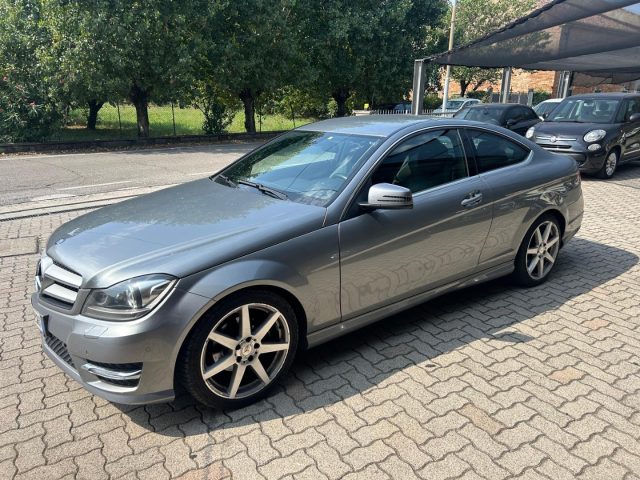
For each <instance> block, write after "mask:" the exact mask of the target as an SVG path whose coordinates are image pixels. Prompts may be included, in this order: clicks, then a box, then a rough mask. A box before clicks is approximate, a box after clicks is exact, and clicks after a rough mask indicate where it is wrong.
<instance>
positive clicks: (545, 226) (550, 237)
mask: <svg viewBox="0 0 640 480" xmlns="http://www.w3.org/2000/svg"><path fill="white" fill-rule="evenodd" d="M560 242H561V232H560V226H559V224H558V221H557V220H556V218H555V217H553V216H552V215H544V216H542V217H541V218H539V219H538V220H537V221H536V222H535V223H534V224H533V225H532V226H531V228H530V229H529V231H528V232H527V234H526V235H525V237H524V240H523V241H522V244H521V245H520V249H519V250H518V254H517V256H516V261H515V271H514V276H515V279H516V281H517V282H518V283H519V284H520V285H522V286H525V287H531V286H534V285H538V284H540V283H542V282H544V281H545V280H546V279H547V277H548V276H549V273H550V272H551V270H552V269H553V267H554V266H555V264H556V260H557V259H558V253H559V252H560Z"/></svg>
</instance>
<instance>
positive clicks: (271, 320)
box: [254, 312, 280, 340]
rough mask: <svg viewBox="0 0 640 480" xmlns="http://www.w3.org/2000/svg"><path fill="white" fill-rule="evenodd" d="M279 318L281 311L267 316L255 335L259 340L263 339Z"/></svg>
mask: <svg viewBox="0 0 640 480" xmlns="http://www.w3.org/2000/svg"><path fill="white" fill-rule="evenodd" d="M278 318H280V312H275V313H272V314H271V315H270V316H269V318H267V320H266V321H265V322H264V323H263V324H262V325H261V326H260V328H259V329H258V331H257V332H256V334H255V335H254V337H256V339H258V340H262V338H263V337H264V336H265V335H266V334H267V332H268V331H269V330H271V327H273V324H274V323H276V320H278Z"/></svg>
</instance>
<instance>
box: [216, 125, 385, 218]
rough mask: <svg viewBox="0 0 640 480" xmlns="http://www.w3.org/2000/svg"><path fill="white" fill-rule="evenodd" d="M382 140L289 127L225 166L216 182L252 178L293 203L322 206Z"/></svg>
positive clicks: (227, 182)
mask: <svg viewBox="0 0 640 480" xmlns="http://www.w3.org/2000/svg"><path fill="white" fill-rule="evenodd" d="M382 140H383V139H381V138H378V137H369V136H364V135H346V134H339V133H328V132H306V131H294V132H289V133H286V134H284V135H282V136H281V137H278V138H277V139H275V140H273V141H272V142H270V143H268V144H267V145H265V146H264V147H263V148H261V149H259V150H257V151H255V152H253V153H250V154H249V155H247V156H246V157H244V158H243V159H241V160H240V161H238V162H236V163H234V164H233V165H231V166H230V167H229V168H227V169H226V170H224V171H223V172H221V175H218V176H217V177H216V181H218V182H219V183H225V184H229V183H231V182H233V183H234V184H236V185H243V184H242V182H252V183H254V184H258V185H260V186H263V187H267V188H269V189H272V190H275V191H277V192H281V193H284V194H285V195H286V197H287V198H288V199H289V200H293V201H294V202H300V203H307V204H311V205H322V206H326V205H328V204H329V203H330V202H331V200H333V198H334V197H335V196H336V195H337V193H338V192H339V191H340V190H341V189H342V188H343V187H344V185H345V184H346V182H347V179H348V178H349V177H350V176H351V174H352V173H353V172H355V170H356V168H357V167H358V166H359V165H360V164H361V163H362V162H364V161H365V160H366V158H367V157H368V156H369V154H370V153H371V152H372V151H373V150H374V149H375V147H376V146H378V145H379V144H380V143H381V142H382ZM225 179H226V180H225ZM242 188H245V187H242Z"/></svg>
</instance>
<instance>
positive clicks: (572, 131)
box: [536, 121, 611, 139]
mask: <svg viewBox="0 0 640 480" xmlns="http://www.w3.org/2000/svg"><path fill="white" fill-rule="evenodd" d="M610 127H611V124H604V123H578V122H547V121H544V122H540V123H538V124H537V125H536V134H540V133H544V134H547V135H556V136H560V135H562V136H567V135H571V136H574V137H575V138H577V139H582V137H583V136H584V135H585V134H586V133H587V132H590V131H591V130H606V131H607V132H608V131H609V130H610Z"/></svg>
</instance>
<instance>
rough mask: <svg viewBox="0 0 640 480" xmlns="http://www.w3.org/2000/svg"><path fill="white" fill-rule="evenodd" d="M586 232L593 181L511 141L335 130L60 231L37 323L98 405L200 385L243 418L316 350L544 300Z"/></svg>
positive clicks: (288, 137) (36, 302) (278, 144)
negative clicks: (479, 293) (568, 249)
mask: <svg viewBox="0 0 640 480" xmlns="http://www.w3.org/2000/svg"><path fill="white" fill-rule="evenodd" d="M582 215H583V198H582V191H581V186H580V175H579V172H578V168H577V166H576V164H575V162H574V161H573V160H571V159H570V158H569V157H564V156H558V155H554V154H551V153H549V152H547V151H545V150H544V149H542V148H540V147H538V146H537V145H535V144H534V143H532V142H529V141H527V140H525V139H524V138H522V137H520V136H518V135H516V134H514V133H512V132H509V131H507V130H504V129H502V128H499V127H494V126H492V125H481V124H479V123H477V122H466V121H462V120H455V119H447V120H446V121H443V120H442V119H429V118H426V117H420V116H412V115H368V116H359V117H356V116H354V117H346V118H337V119H330V120H324V121H322V122H318V123H313V124H309V125H305V126H303V127H300V128H298V129H296V130H293V131H291V132H287V133H285V134H283V135H280V136H279V137H277V138H275V139H273V140H271V141H270V142H267V143H266V144H264V145H262V146H260V147H258V148H257V149H256V150H254V151H252V152H250V153H248V154H246V155H244V156H243V157H242V158H240V159H239V160H237V161H236V162H234V163H232V164H231V165H229V166H227V167H225V168H224V169H223V170H222V171H220V172H218V173H214V174H213V175H211V176H210V177H205V178H202V179H199V180H195V181H193V182H189V183H185V184H183V185H178V186H174V187H171V188H167V189H164V190H160V191H156V192H154V193H151V194H148V195H143V196H139V197H137V198H134V199H131V200H127V201H124V202H120V203H117V204H114V205H110V206H108V207H105V208H102V209H100V210H95V211H93V212H90V213H88V214H86V215H83V216H81V217H77V218H75V219H73V220H71V221H70V222H68V223H66V224H64V225H62V226H61V227H59V228H58V229H57V230H56V231H55V232H54V233H53V234H52V235H51V238H50V239H49V241H48V243H47V245H46V249H45V251H44V252H43V255H42V258H41V259H40V261H39V263H38V266H37V269H36V272H35V273H36V275H35V278H34V280H35V293H34V294H33V296H32V297H31V303H32V305H33V307H34V308H35V310H36V312H37V315H36V318H37V322H38V327H39V329H40V332H41V336H42V343H43V350H44V351H45V353H46V354H47V355H48V356H49V357H50V358H51V359H52V360H53V361H54V362H55V364H56V365H57V366H58V367H59V368H61V369H62V370H64V371H65V372H66V373H67V375H69V376H70V377H71V378H73V379H74V380H76V381H77V382H79V383H80V384H81V385H82V386H83V387H84V388H86V389H87V390H89V391H91V392H93V393H95V394H96V395H99V396H102V397H104V398H106V399H108V400H110V401H113V402H117V403H125V404H142V403H152V402H167V401H170V400H171V399H173V398H174V396H175V391H176V388H177V386H179V385H182V386H183V387H185V388H186V390H187V391H188V392H189V393H191V395H192V396H193V397H194V398H195V399H197V400H198V401H199V402H201V403H203V404H206V405H210V406H213V407H218V408H238V407H241V406H243V405H247V404H249V403H251V402H254V401H256V400H257V399H259V398H261V397H264V396H265V395H267V394H268V392H269V391H271V390H272V389H273V388H274V386H275V385H277V383H278V381H279V380H281V379H282V378H283V376H284V375H286V372H287V370H289V368H290V367H291V365H292V363H293V360H294V358H295V356H296V353H297V352H299V351H301V350H304V349H306V348H309V347H313V346H317V345H320V344H322V343H324V342H327V341H329V340H331V339H333V338H336V337H339V336H342V335H345V334H346V333H349V332H352V331H354V330H356V329H358V328H361V327H363V326H365V325H367V324H370V323H372V322H374V321H377V320H380V319H382V318H385V317H388V316H389V315H391V314H396V313H398V312H400V311H402V310H404V309H407V308H410V307H413V306H416V305H419V304H421V303H423V302H425V301H427V300H428V299H430V298H433V297H435V296H438V295H441V294H444V293H446V292H449V291H453V290H457V289H460V288H465V287H468V286H471V285H477V284H478V283H479V282H484V281H487V280H491V279H493V278H497V277H500V276H504V275H509V274H513V278H514V281H516V282H518V283H519V284H521V285H523V286H535V285H540V284H541V283H543V282H544V281H545V280H546V279H547V278H548V277H549V275H550V273H551V272H552V270H553V268H554V266H555V265H556V264H557V259H558V255H559V252H560V249H561V248H562V247H563V246H564V245H566V244H567V241H568V240H569V239H571V238H572V237H573V236H574V235H575V234H576V232H577V231H578V229H579V228H580V225H581V222H582ZM335 348H336V347H335V346H333V347H328V348H327V351H328V352H329V353H326V352H325V353H323V354H327V355H331V353H330V352H331V350H332V349H335Z"/></svg>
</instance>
